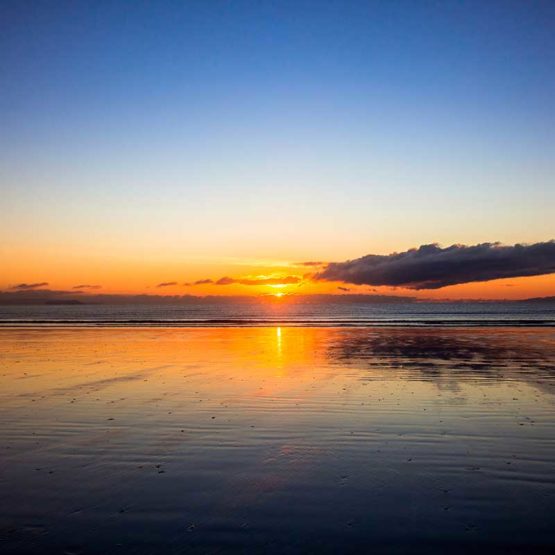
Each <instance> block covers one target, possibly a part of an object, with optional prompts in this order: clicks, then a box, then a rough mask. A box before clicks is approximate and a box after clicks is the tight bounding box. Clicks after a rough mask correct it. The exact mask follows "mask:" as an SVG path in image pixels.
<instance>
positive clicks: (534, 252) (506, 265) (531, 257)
mask: <svg viewBox="0 0 555 555" xmlns="http://www.w3.org/2000/svg"><path fill="white" fill-rule="evenodd" d="M553 272H555V241H553V240H552V241H546V242H544V243H535V244H533V245H520V244H517V245H514V246H503V245H500V244H499V243H482V244H480V245H472V246H466V245H452V246H450V247H447V248H445V249H442V248H441V247H439V246H438V245H437V244H433V245H422V246H421V247H419V248H417V249H410V250H408V251H406V252H401V253H393V254H389V255H377V254H369V255H367V256H363V257H362V258H357V259H355V260H348V261H347V262H332V263H331V264H328V265H327V266H326V268H325V269H324V270H323V271H322V272H320V273H318V274H316V275H315V276H314V279H321V280H327V281H342V282H345V283H353V284H356V285H388V286H394V287H406V288H408V289H439V288H441V287H446V286H447V285H457V284H460V283H469V282H475V281H489V280H492V279H500V278H513V277H524V276H537V275H542V274H550V273H553Z"/></svg>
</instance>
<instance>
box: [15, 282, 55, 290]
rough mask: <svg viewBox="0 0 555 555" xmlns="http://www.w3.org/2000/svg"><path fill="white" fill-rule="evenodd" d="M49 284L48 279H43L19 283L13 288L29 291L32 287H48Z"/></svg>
mask: <svg viewBox="0 0 555 555" xmlns="http://www.w3.org/2000/svg"><path fill="white" fill-rule="evenodd" d="M47 285H48V282H47V281H41V282H38V283H19V284H17V285H14V286H13V287H11V289H18V290H19V291H29V290H32V289H38V288H39V287H46V286H47Z"/></svg>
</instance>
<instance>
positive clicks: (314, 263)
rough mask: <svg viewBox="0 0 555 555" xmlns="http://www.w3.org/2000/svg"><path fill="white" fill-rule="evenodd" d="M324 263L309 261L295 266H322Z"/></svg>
mask: <svg viewBox="0 0 555 555" xmlns="http://www.w3.org/2000/svg"><path fill="white" fill-rule="evenodd" d="M325 264H326V262H319V261H311V260H309V261H308V262H298V263H297V266H309V267H310V266H324V265H325Z"/></svg>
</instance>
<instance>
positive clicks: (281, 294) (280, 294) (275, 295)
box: [274, 293, 284, 298]
mask: <svg viewBox="0 0 555 555" xmlns="http://www.w3.org/2000/svg"><path fill="white" fill-rule="evenodd" d="M283 295H284V293H274V297H278V298H280V297H283Z"/></svg>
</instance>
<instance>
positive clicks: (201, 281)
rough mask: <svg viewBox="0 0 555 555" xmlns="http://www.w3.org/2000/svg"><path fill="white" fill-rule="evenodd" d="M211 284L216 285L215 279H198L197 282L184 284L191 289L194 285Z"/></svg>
mask: <svg viewBox="0 0 555 555" xmlns="http://www.w3.org/2000/svg"><path fill="white" fill-rule="evenodd" d="M210 283H214V280H213V279H197V281H193V282H188V283H184V284H183V285H186V286H187V287H191V286H193V285H208V284H210Z"/></svg>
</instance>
